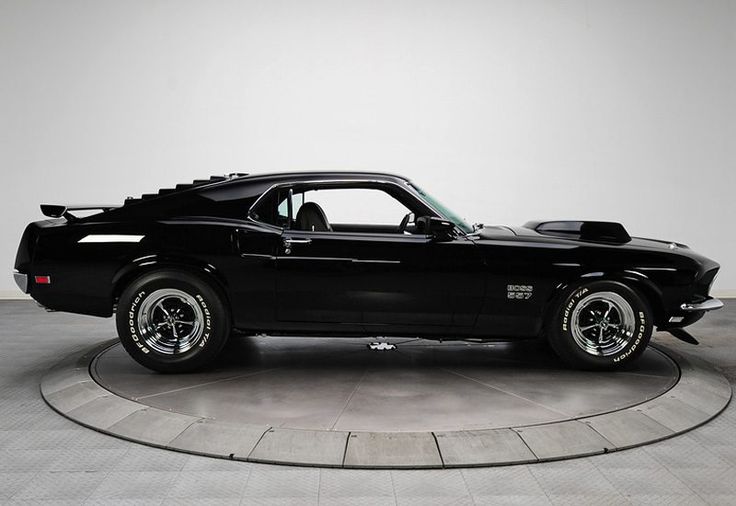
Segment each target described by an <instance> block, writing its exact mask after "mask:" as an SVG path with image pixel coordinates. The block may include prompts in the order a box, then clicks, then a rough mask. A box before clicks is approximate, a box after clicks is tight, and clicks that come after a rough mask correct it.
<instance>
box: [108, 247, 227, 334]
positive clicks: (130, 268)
mask: <svg viewBox="0 0 736 506" xmlns="http://www.w3.org/2000/svg"><path fill="white" fill-rule="evenodd" d="M162 270H179V271H185V272H188V273H190V274H194V275H196V276H200V277H202V278H204V279H205V280H206V281H209V282H210V284H211V285H212V286H213V288H215V290H217V292H218V293H219V294H220V296H221V297H222V298H223V302H225V305H226V310H227V312H228V314H229V315H230V319H231V320H232V307H231V301H230V294H229V290H228V287H227V282H226V280H225V277H224V276H223V275H222V273H221V272H220V271H219V270H218V269H217V268H216V267H215V266H213V265H211V264H208V263H205V262H201V261H197V260H196V259H191V258H185V257H159V256H157V255H152V256H147V257H142V258H139V259H136V260H134V261H132V262H130V263H128V264H126V265H125V266H123V267H122V268H121V269H119V270H118V272H117V273H116V274H115V276H113V279H112V300H113V304H117V301H118V299H119V298H120V295H121V294H122V293H123V291H124V290H125V288H126V287H127V286H128V285H130V283H132V282H133V281H135V280H136V279H138V278H139V277H141V276H143V275H145V274H149V273H151V272H156V271H162Z"/></svg>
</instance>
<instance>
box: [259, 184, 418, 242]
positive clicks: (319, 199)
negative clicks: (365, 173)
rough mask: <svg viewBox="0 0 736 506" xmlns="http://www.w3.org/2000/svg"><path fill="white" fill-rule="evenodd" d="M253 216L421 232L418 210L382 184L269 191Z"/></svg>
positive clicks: (343, 228)
mask: <svg viewBox="0 0 736 506" xmlns="http://www.w3.org/2000/svg"><path fill="white" fill-rule="evenodd" d="M252 216H253V217H254V218H255V219H257V220H259V221H263V222H265V223H269V224H271V225H276V226H279V227H283V228H293V229H296V230H311V231H321V232H327V231H332V232H360V233H380V234H387V233H388V234H391V233H408V234H411V233H417V229H416V225H415V223H414V219H413V218H414V210H413V209H410V208H408V207H407V206H406V205H405V204H403V203H402V202H400V201H399V200H397V199H396V198H395V197H393V196H392V195H390V194H389V193H387V192H385V191H383V190H382V189H379V188H342V187H323V188H314V187H312V188H305V187H301V188H299V187H295V188H294V189H292V190H291V223H289V189H288V188H281V189H278V190H276V191H274V192H273V193H271V194H269V195H268V196H267V197H266V198H265V199H264V200H263V201H262V202H260V203H259V204H258V206H257V207H256V208H255V209H254V210H253V212H252Z"/></svg>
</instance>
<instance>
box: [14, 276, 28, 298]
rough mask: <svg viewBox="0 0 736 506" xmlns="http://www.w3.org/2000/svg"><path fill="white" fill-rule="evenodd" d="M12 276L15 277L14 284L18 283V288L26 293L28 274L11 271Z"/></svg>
mask: <svg viewBox="0 0 736 506" xmlns="http://www.w3.org/2000/svg"><path fill="white" fill-rule="evenodd" d="M13 278H14V279H15V284H16V285H18V288H20V289H21V290H22V291H23V293H28V274H21V273H20V272H18V271H15V272H13Z"/></svg>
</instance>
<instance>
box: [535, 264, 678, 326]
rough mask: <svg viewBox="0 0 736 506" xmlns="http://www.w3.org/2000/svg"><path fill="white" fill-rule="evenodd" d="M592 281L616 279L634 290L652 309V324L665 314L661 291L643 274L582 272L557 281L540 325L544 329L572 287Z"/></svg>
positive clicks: (656, 322)
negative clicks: (570, 277)
mask: <svg viewBox="0 0 736 506" xmlns="http://www.w3.org/2000/svg"><path fill="white" fill-rule="evenodd" d="M593 281H616V282H619V283H621V284H624V285H626V286H627V287H629V288H631V289H632V290H634V291H636V292H637V293H638V294H639V295H641V296H642V297H643V298H644V301H645V302H646V303H647V304H648V305H649V308H650V309H651V310H652V316H653V318H654V324H655V325H660V324H661V322H662V319H663V318H664V315H665V310H664V303H663V300H662V292H661V290H660V289H659V288H657V286H656V285H655V284H654V283H653V282H652V281H651V280H650V279H649V278H648V277H647V276H646V275H644V274H641V273H639V272H636V271H627V272H594V273H587V274H583V275H581V276H579V277H576V278H574V279H570V280H568V281H565V282H561V283H559V284H558V285H557V286H556V287H555V289H554V290H553V291H552V294H551V295H550V297H549V299H548V300H547V303H546V305H545V309H544V314H543V318H542V327H543V329H544V330H546V328H547V325H548V324H549V322H550V321H551V319H552V317H553V315H554V313H555V311H556V310H557V308H558V306H559V304H560V303H561V301H562V298H563V296H564V295H565V293H567V291H568V290H570V289H571V288H573V287H576V286H581V285H584V284H585V283H590V282H593Z"/></svg>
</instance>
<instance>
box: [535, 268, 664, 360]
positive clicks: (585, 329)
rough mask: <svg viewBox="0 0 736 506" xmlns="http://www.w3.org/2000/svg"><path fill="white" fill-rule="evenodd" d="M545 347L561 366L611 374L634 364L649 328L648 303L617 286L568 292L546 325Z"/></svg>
mask: <svg viewBox="0 0 736 506" xmlns="http://www.w3.org/2000/svg"><path fill="white" fill-rule="evenodd" d="M548 330H549V333H548V334H549V342H550V344H551V345H552V348H553V349H554V350H555V352H556V353H557V354H558V355H559V356H560V358H562V359H563V360H564V361H565V362H567V363H568V364H570V365H571V366H573V367H577V368H581V369H613V368H616V367H621V366H623V365H625V364H629V363H631V362H633V361H634V360H636V359H637V358H638V357H639V356H640V355H641V354H642V353H643V352H644V349H645V348H646V347H647V345H648V344H649V339H650V338H651V336H652V330H653V324H652V316H651V310H650V309H649V306H648V304H647V303H646V301H645V300H644V299H643V298H642V297H641V296H640V295H639V294H637V293H636V292H635V291H634V290H632V289H631V288H630V287H628V286H626V285H624V284H623V283H619V282H616V281H594V282H592V283H587V284H584V285H580V286H577V287H574V288H573V289H570V290H568V291H567V292H566V294H565V295H564V296H563V297H562V302H561V304H560V305H559V307H558V308H557V311H556V312H555V314H554V316H553V317H552V321H551V322H549V325H548Z"/></svg>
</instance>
